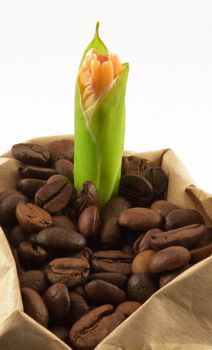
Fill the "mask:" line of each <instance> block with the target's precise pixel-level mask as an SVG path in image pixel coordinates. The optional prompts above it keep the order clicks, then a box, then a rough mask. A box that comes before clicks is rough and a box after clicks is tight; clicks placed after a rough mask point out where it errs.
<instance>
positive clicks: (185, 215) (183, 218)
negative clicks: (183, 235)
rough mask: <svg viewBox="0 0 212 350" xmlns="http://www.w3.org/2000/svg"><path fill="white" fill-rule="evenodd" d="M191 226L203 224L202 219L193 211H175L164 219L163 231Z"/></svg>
mask: <svg viewBox="0 0 212 350" xmlns="http://www.w3.org/2000/svg"><path fill="white" fill-rule="evenodd" d="M192 224H204V219H203V217H202V216H201V215H200V214H199V213H198V211H196V210H194V209H175V210H172V211H171V212H170V213H169V214H167V215H166V217H165V230H172V229H174V228H178V227H181V226H186V225H192Z"/></svg>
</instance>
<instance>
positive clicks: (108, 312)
mask: <svg viewBox="0 0 212 350" xmlns="http://www.w3.org/2000/svg"><path fill="white" fill-rule="evenodd" d="M124 318H125V317H124V314H123V313H122V312H119V311H115V312H113V306H112V305H109V304H107V305H102V306H99V307H97V308H95V309H93V310H91V311H89V312H88V313H87V314H85V315H84V316H82V317H81V318H80V319H79V320H78V321H76V322H75V323H74V325H73V326H72V328H71V330H70V332H69V340H70V343H71V346H73V347H74V348H75V349H76V350H93V349H94V348H95V347H96V346H97V344H99V343H100V342H101V341H102V340H103V339H104V338H105V337H106V336H107V335H108V334H110V332H112V330H114V329H115V328H116V327H117V326H119V324H120V323H121V322H122V321H124Z"/></svg>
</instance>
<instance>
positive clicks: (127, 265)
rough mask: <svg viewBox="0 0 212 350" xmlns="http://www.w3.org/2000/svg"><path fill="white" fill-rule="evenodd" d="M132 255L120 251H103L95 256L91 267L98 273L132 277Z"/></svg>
mask: <svg viewBox="0 0 212 350" xmlns="http://www.w3.org/2000/svg"><path fill="white" fill-rule="evenodd" d="M131 263H132V255H131V254H128V253H125V252H122V251H120V250H105V251H104V250H102V251H98V252H96V253H94V254H93V256H92V257H91V265H92V268H93V270H94V271H96V272H119V273H123V274H125V275H130V274H131V272H132V268H131Z"/></svg>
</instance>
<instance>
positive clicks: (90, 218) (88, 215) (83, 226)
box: [78, 205, 100, 240]
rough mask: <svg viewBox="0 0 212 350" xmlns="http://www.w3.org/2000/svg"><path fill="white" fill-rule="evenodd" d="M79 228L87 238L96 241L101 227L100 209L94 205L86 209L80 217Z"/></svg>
mask: <svg viewBox="0 0 212 350" xmlns="http://www.w3.org/2000/svg"><path fill="white" fill-rule="evenodd" d="M78 227H79V232H80V233H82V234H83V236H84V237H85V238H87V239H92V240H95V239H96V237H97V233H98V231H99V227H100V212H99V208H98V207H96V206H94V205H92V206H90V207H87V208H85V209H84V210H83V211H82V212H81V214H80V216H79V220H78Z"/></svg>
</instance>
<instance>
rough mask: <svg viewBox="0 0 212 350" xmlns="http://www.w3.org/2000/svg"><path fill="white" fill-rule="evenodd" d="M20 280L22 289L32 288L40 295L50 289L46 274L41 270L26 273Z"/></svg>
mask: <svg viewBox="0 0 212 350" xmlns="http://www.w3.org/2000/svg"><path fill="white" fill-rule="evenodd" d="M19 280H20V286H21V288H25V287H27V288H31V289H33V290H35V291H36V292H37V293H38V294H40V295H43V293H45V291H46V290H47V288H48V283H47V280H46V277H45V274H44V272H43V271H40V270H29V271H26V272H24V273H23V274H22V275H21V277H20V279H19Z"/></svg>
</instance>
